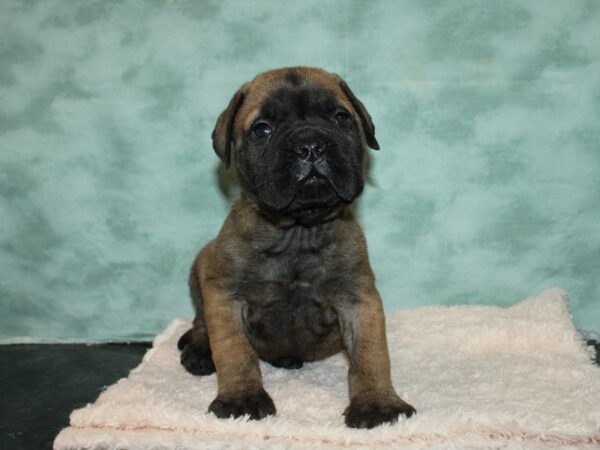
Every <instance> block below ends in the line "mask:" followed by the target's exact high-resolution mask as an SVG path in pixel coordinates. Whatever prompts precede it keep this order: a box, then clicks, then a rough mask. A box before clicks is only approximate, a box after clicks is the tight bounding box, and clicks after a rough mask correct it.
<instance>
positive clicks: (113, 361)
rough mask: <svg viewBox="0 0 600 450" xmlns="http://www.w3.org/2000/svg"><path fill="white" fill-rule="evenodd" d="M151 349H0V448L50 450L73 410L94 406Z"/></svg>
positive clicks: (126, 346)
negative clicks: (101, 395) (105, 390)
mask: <svg viewBox="0 0 600 450" xmlns="http://www.w3.org/2000/svg"><path fill="white" fill-rule="evenodd" d="M149 346H150V344H149V343H142V344H106V345H89V346H88V345H83V344H77V345H75V344H74V345H3V346H0V449H2V450H5V449H6V450H8V449H10V450H13V449H14V450H29V449H32V450H37V449H50V448H52V442H53V441H54V438H55V437H56V435H57V434H58V432H59V431H60V430H61V429H62V428H63V427H65V426H67V425H68V424H69V414H70V412H71V411H72V410H73V409H74V408H79V407H81V406H84V405H85V404H87V403H89V402H93V401H94V400H95V399H96V398H97V397H98V394H99V393H100V392H101V391H102V390H103V389H105V388H106V387H107V386H109V385H111V384H113V383H114V382H115V381H117V380H118V379H119V378H122V377H124V376H126V375H127V374H128V372H129V371H130V370H131V369H133V368H134V367H135V366H137V365H138V364H139V363H140V361H141V359H142V357H143V356H144V353H145V352H146V350H147V349H148V347H149Z"/></svg>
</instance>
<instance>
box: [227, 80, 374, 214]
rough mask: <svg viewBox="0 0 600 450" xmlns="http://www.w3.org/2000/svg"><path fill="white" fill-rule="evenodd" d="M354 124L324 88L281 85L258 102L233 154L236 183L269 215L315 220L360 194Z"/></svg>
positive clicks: (359, 159)
mask: <svg viewBox="0 0 600 450" xmlns="http://www.w3.org/2000/svg"><path fill="white" fill-rule="evenodd" d="M358 126H359V125H358V124H357V123H356V121H355V119H354V117H353V116H352V114H351V113H350V111H347V110H346V109H345V108H344V107H343V106H342V105H340V103H339V102H338V101H337V100H336V98H335V96H334V95H333V94H331V93H329V92H327V91H326V90H325V89H323V88H319V87H311V86H306V85H291V84H290V85H286V86H283V87H281V88H280V89H278V90H277V91H275V92H274V93H273V94H272V95H271V96H270V97H269V99H268V100H267V101H266V102H265V103H264V104H263V106H262V108H261V110H260V114H259V115H258V117H257V118H256V119H255V120H254V122H253V124H252V125H251V126H250V127H249V129H248V130H247V131H246V133H245V136H244V139H243V143H242V146H241V148H240V149H239V151H238V152H237V153H236V158H237V160H236V165H237V169H238V174H239V177H240V181H241V183H242V187H243V188H244V190H245V191H246V192H248V193H249V194H250V195H251V196H252V197H253V198H254V199H255V200H256V202H257V203H258V205H259V206H260V207H262V208H265V209H266V210H268V211H269V212H270V213H275V214H281V215H288V216H292V217H295V218H297V219H298V220H299V221H300V222H313V221H318V220H319V219H320V218H322V217H324V216H326V215H327V214H329V213H330V212H331V211H332V210H335V209H337V208H339V207H340V206H343V205H347V204H349V203H351V202H352V201H353V200H354V199H355V198H356V197H357V196H358V195H359V194H360V193H361V192H362V189H363V185H364V182H363V173H362V160H363V153H364V150H363V144H362V142H361V138H360V133H359V129H358Z"/></svg>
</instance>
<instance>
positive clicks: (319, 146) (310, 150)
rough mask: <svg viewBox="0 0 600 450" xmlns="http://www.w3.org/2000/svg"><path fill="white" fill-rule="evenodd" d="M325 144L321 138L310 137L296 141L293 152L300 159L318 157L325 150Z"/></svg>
mask: <svg viewBox="0 0 600 450" xmlns="http://www.w3.org/2000/svg"><path fill="white" fill-rule="evenodd" d="M325 147H326V144H325V142H324V141H323V140H321V139H310V140H305V141H302V142H299V143H297V144H296V145H295V146H294V153H296V155H298V157H299V158H300V159H319V158H321V156H322V155H323V153H324V152H325Z"/></svg>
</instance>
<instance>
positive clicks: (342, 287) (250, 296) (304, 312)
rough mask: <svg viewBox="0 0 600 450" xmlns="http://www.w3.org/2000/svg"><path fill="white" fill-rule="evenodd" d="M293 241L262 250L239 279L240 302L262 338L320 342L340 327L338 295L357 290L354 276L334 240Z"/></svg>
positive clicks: (247, 320) (253, 332)
mask: <svg viewBox="0 0 600 450" xmlns="http://www.w3.org/2000/svg"><path fill="white" fill-rule="evenodd" d="M317 244H318V245H315V246H311V245H308V246H307V245H303V244H302V241H301V240H298V241H292V242H290V243H289V244H288V245H287V246H285V248H284V247H283V246H280V247H279V248H277V249H276V251H262V250H261V251H257V252H256V253H255V254H254V255H253V257H252V258H250V259H249V260H248V261H247V263H246V266H245V267H244V268H243V269H242V270H241V271H240V273H239V274H238V277H237V281H236V283H237V286H236V288H235V292H236V299H237V300H238V301H240V302H241V303H242V311H243V314H244V322H245V325H246V327H247V329H248V330H249V331H250V334H251V335H253V336H254V337H256V338H259V339H262V340H266V341H270V340H286V339H289V338H290V336H297V337H301V338H302V340H304V341H307V340H308V341H311V340H318V339H320V338H321V337H323V336H325V335H327V334H328V333H330V332H331V331H332V329H333V327H335V326H337V315H336V313H335V309H334V303H335V301H336V297H337V296H338V295H339V294H340V293H341V292H344V291H345V292H347V291H348V289H350V290H351V289H352V288H351V285H352V281H351V279H350V278H351V275H350V274H349V273H348V270H345V269H344V267H343V263H341V262H340V261H338V262H337V263H334V262H333V261H335V260H336V259H339V258H336V251H337V248H336V246H335V245H333V244H331V243H328V242H317Z"/></svg>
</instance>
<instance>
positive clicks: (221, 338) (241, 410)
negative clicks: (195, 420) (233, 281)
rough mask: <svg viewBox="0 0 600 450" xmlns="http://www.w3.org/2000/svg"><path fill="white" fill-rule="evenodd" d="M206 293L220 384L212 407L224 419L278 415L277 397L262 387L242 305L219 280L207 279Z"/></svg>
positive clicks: (210, 338) (211, 345)
mask: <svg viewBox="0 0 600 450" xmlns="http://www.w3.org/2000/svg"><path fill="white" fill-rule="evenodd" d="M202 294H203V298H204V313H205V317H206V327H207V330H208V336H209V340H210V347H211V350H212V357H213V361H214V363H215V367H216V369H217V382H218V386H219V393H218V395H217V398H215V399H214V400H213V401H212V403H211V404H210V406H209V407H208V410H209V411H211V412H213V413H214V414H215V415H216V416H217V417H221V418H225V417H239V416H243V415H244V414H248V415H249V416H250V418H251V419H262V418H263V417H265V416H268V415H271V414H275V405H274V404H273V400H272V399H271V397H270V396H269V394H267V392H266V391H265V390H264V389H263V386H262V377H261V374H260V368H259V365H258V357H257V356H256V352H255V351H254V349H253V348H252V347H251V346H250V343H249V342H248V339H247V337H246V335H245V333H244V329H243V326H242V317H241V310H240V307H239V306H238V305H236V304H235V302H234V301H233V300H232V299H231V297H230V296H229V295H228V294H227V292H226V290H225V289H224V288H223V287H222V286H220V283H219V282H218V281H211V280H205V282H204V283H203V286H202Z"/></svg>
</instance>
